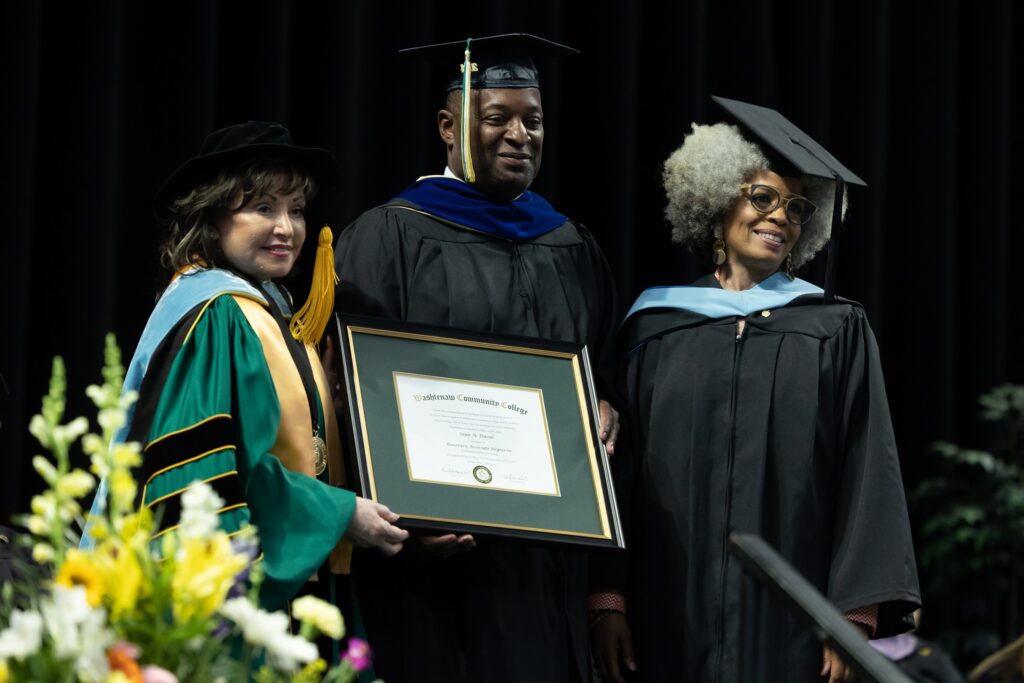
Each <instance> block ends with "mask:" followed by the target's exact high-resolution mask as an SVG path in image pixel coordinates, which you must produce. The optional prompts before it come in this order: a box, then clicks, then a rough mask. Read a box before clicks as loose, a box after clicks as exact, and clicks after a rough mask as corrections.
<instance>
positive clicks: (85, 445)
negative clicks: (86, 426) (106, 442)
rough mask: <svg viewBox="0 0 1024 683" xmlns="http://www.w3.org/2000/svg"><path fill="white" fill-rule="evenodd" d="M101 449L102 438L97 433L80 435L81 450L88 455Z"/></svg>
mask: <svg viewBox="0 0 1024 683" xmlns="http://www.w3.org/2000/svg"><path fill="white" fill-rule="evenodd" d="M102 450H103V439H101V438H100V435H99V434H86V435H85V436H83V437H82V451H83V452H85V453H87V454H88V455H95V454H96V453H100V452H101V451H102Z"/></svg>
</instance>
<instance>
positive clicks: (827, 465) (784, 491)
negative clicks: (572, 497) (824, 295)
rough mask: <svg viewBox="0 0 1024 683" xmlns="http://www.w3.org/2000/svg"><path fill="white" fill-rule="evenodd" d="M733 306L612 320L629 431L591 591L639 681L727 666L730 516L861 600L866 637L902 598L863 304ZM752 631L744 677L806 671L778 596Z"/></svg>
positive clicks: (896, 625) (895, 516) (902, 509)
mask: <svg viewBox="0 0 1024 683" xmlns="http://www.w3.org/2000/svg"><path fill="white" fill-rule="evenodd" d="M696 284H697V285H703V286H716V287H717V286H718V285H717V282H716V281H715V280H714V278H709V279H708V278H706V279H703V280H701V281H699V282H698V283H696ZM736 321H737V319H736V318H735V317H728V318H722V319H710V318H707V317H705V316H703V315H700V314H697V313H694V312H691V311H684V310H678V309H668V308H656V309H648V310H645V311H641V312H639V313H638V314H635V315H633V316H632V317H630V319H629V320H628V321H627V323H626V325H625V326H624V329H623V337H624V339H625V349H626V350H627V351H628V355H627V357H626V360H625V364H624V370H623V373H622V381H621V391H622V392H623V394H622V395H623V400H624V402H625V404H624V407H625V409H626V416H625V417H626V420H627V423H626V426H627V428H628V429H629V432H630V435H629V437H628V440H627V441H625V442H624V443H623V444H622V445H621V449H620V451H619V453H618V455H617V456H616V457H615V458H613V463H612V464H613V468H614V469H615V476H616V491H617V493H618V496H619V501H620V508H621V509H622V511H623V516H624V524H625V526H626V529H625V532H626V539H627V546H628V548H627V555H626V559H625V561H624V562H615V561H612V562H610V563H608V564H605V565H604V566H603V570H602V571H600V572H595V574H596V575H597V576H596V577H595V578H594V583H595V585H594V588H595V589H601V588H620V589H623V588H624V589H625V590H624V592H625V595H626V607H627V618H628V620H629V623H630V626H631V629H632V633H633V642H634V645H635V648H636V650H635V652H636V661H637V666H638V669H639V672H638V673H639V676H638V677H637V678H638V679H640V680H647V681H724V682H727V683H728V682H730V681H734V680H737V669H736V666H737V659H738V657H739V656H740V653H739V652H738V640H739V630H740V629H739V627H740V624H739V621H740V614H741V590H740V585H741V583H740V582H741V579H742V577H741V572H742V570H741V568H740V567H739V565H738V562H737V561H736V560H735V559H734V558H733V557H731V556H730V554H729V553H728V551H727V547H726V542H727V537H728V535H729V533H730V532H731V531H743V532H753V533H757V534H759V535H760V536H761V537H762V538H764V539H765V541H767V542H768V543H769V544H770V545H771V546H772V547H774V548H775V549H777V550H778V551H779V552H780V553H781V554H782V556H783V557H785V558H786V560H788V561H789V562H790V563H792V565H793V566H794V567H795V568H796V569H797V570H798V571H799V572H800V573H801V574H803V575H804V576H805V577H806V578H807V579H808V580H809V581H810V582H811V583H812V584H813V585H814V586H816V587H817V588H818V589H819V590H820V591H821V592H822V593H823V594H824V595H825V596H827V597H828V599H829V600H830V601H831V602H832V603H833V604H834V605H835V606H836V607H837V608H838V609H839V610H840V611H843V612H847V611H850V610H852V609H855V608H858V607H864V606H867V605H872V604H879V605H880V609H879V623H878V635H879V636H884V635H891V634H893V633H895V632H898V631H901V630H905V627H904V626H905V625H904V621H903V618H904V617H905V616H906V615H907V614H909V613H910V612H911V611H912V610H913V609H914V608H915V607H916V606H917V605H918V604H919V602H920V597H919V595H920V591H919V589H918V583H917V571H916V567H915V562H914V555H913V546H912V542H911V536H910V525H909V521H908V517H907V509H906V501H905V497H904V492H903V486H902V481H901V476H900V466H899V460H898V458H897V454H896V446H895V441H894V438H893V432H892V425H891V422H890V418H889V410H888V405H887V402H886V397H885V387H884V385H883V380H882V372H881V367H880V365H879V361H878V350H877V347H876V344H875V339H874V335H873V334H872V332H871V329H870V327H869V325H868V322H867V319H866V318H865V316H864V312H863V309H862V308H861V307H860V306H859V305H858V304H855V303H852V302H838V303H835V304H833V305H828V306H823V305H821V297H820V295H805V296H802V297H800V298H798V299H796V300H794V301H793V302H791V303H790V304H789V305H787V306H785V307H782V308H778V309H773V310H770V311H768V314H767V315H764V314H763V313H762V312H761V311H758V312H755V313H752V314H751V315H748V316H747V317H746V328H745V330H744V332H743V334H742V336H741V337H739V338H737V334H736V330H737V326H736ZM616 568H617V569H618V571H616ZM601 584H604V585H603V586H602V585H601ZM754 633H755V634H756V635H755V638H754V640H755V641H756V643H757V652H758V656H759V658H760V661H759V664H758V666H757V671H758V678H757V680H763V681H773V682H775V681H801V682H803V681H816V680H819V679H818V676H817V672H818V671H819V670H820V667H821V647H820V645H819V644H818V643H817V642H816V641H815V639H814V638H813V637H812V636H811V635H810V634H808V633H807V631H806V630H805V629H804V628H803V627H802V626H801V624H800V623H799V622H798V621H797V620H796V619H795V618H793V617H791V616H790V615H789V614H788V613H787V612H786V610H785V607H784V606H782V605H781V604H777V603H774V602H770V603H769V609H768V610H767V611H766V613H765V614H764V615H763V616H762V618H761V619H760V620H759V621H758V623H757V624H756V625H755V627H754ZM745 649H746V648H745Z"/></svg>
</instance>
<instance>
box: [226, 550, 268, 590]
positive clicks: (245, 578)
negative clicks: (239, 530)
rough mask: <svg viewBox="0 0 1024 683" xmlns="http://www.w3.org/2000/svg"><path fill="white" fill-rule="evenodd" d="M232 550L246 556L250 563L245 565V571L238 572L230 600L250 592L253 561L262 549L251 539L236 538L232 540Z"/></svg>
mask: <svg viewBox="0 0 1024 683" xmlns="http://www.w3.org/2000/svg"><path fill="white" fill-rule="evenodd" d="M231 549H232V550H233V551H234V552H235V554H236V555H245V556H246V557H248V558H249V563H248V564H247V565H245V569H243V570H242V571H240V572H238V575H237V576H235V582H234V583H233V584H232V586H231V589H230V590H229V591H228V598H240V597H242V596H243V595H245V594H246V592H247V591H248V590H249V574H250V573H252V561H253V560H255V559H256V556H257V555H259V552H260V547H259V545H257V544H256V543H253V542H252V539H250V538H237V537H236V538H232V539H231Z"/></svg>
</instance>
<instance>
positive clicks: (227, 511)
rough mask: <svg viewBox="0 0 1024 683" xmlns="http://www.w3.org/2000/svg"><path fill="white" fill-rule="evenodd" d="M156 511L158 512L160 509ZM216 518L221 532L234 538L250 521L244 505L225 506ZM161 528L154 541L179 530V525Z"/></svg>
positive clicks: (247, 509)
mask: <svg viewBox="0 0 1024 683" xmlns="http://www.w3.org/2000/svg"><path fill="white" fill-rule="evenodd" d="M157 509H158V510H159V509H160V508H157ZM217 518H218V519H219V520H220V528H221V530H222V531H225V532H227V534H228V536H234V535H235V534H237V533H238V532H239V531H241V530H242V529H244V528H245V527H247V526H249V520H250V519H251V515H250V513H249V506H248V505H246V504H245V503H236V504H235V505H227V506H225V507H222V508H221V509H220V510H218V511H217ZM161 526H162V527H163V528H162V529H161V530H160V531H159V532H157V533H156V534H154V535H153V539H154V540H155V539H158V538H160V537H161V536H163V535H164V534H166V533H170V532H171V531H174V530H175V529H177V528H179V526H180V524H179V523H175V524H173V525H169V526H165V525H163V524H161Z"/></svg>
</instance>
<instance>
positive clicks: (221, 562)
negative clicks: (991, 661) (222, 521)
mask: <svg viewBox="0 0 1024 683" xmlns="http://www.w3.org/2000/svg"><path fill="white" fill-rule="evenodd" d="M180 541H181V546H180V547H179V549H178V552H177V554H176V556H175V558H174V559H175V563H176V566H175V571H174V577H173V578H172V579H171V595H172V598H173V602H174V604H173V612H174V618H175V620H176V621H177V622H178V623H179V624H180V623H186V622H188V621H191V620H193V619H205V618H207V617H209V616H210V615H211V614H213V613H214V612H215V611H217V609H219V608H220V606H221V605H222V604H224V599H225V598H226V597H227V594H228V591H229V590H230V589H231V586H232V585H233V584H234V582H235V576H237V575H238V573H239V572H240V571H242V569H244V568H245V566H246V565H247V564H248V562H249V559H248V557H246V556H245V555H239V554H235V552H234V550H233V549H232V547H231V540H230V539H229V538H228V536H227V534H225V533H223V532H220V533H217V534H215V535H214V536H213V537H211V538H182V539H180Z"/></svg>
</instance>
